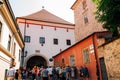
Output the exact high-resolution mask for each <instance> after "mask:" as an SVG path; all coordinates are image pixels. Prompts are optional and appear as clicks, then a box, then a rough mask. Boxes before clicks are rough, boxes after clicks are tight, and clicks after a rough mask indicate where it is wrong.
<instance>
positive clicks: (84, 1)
mask: <svg viewBox="0 0 120 80" xmlns="http://www.w3.org/2000/svg"><path fill="white" fill-rule="evenodd" d="M82 5H83V9H85V8H86V7H87V3H86V0H83V2H82Z"/></svg>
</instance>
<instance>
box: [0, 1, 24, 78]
mask: <svg viewBox="0 0 120 80" xmlns="http://www.w3.org/2000/svg"><path fill="white" fill-rule="evenodd" d="M1 2H2V1H0V3H1ZM2 3H3V4H2V5H0V80H5V79H4V78H6V77H5V74H6V70H8V69H9V68H10V66H15V68H16V69H17V68H19V67H20V60H21V52H22V48H23V47H24V42H23V39H22V35H21V36H20V32H19V28H18V26H17V22H16V21H15V18H14V15H13V12H12V10H11V7H10V4H9V2H8V0H3V2H2Z"/></svg>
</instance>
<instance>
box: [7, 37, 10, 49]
mask: <svg viewBox="0 0 120 80" xmlns="http://www.w3.org/2000/svg"><path fill="white" fill-rule="evenodd" d="M10 46H11V36H9V39H8V47H7V49H8V51H10Z"/></svg>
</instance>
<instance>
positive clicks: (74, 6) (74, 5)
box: [71, 0, 81, 10]
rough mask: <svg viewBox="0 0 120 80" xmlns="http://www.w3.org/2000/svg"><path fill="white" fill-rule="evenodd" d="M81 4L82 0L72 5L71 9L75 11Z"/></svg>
mask: <svg viewBox="0 0 120 80" xmlns="http://www.w3.org/2000/svg"><path fill="white" fill-rule="evenodd" d="M80 2H81V0H76V1H75V3H74V4H73V5H72V7H71V9H72V10H75V8H76V6H77V5H78V4H79V3H80Z"/></svg>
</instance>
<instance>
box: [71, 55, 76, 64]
mask: <svg viewBox="0 0 120 80" xmlns="http://www.w3.org/2000/svg"><path fill="white" fill-rule="evenodd" d="M70 65H71V66H73V65H75V57H74V55H71V56H70Z"/></svg>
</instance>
